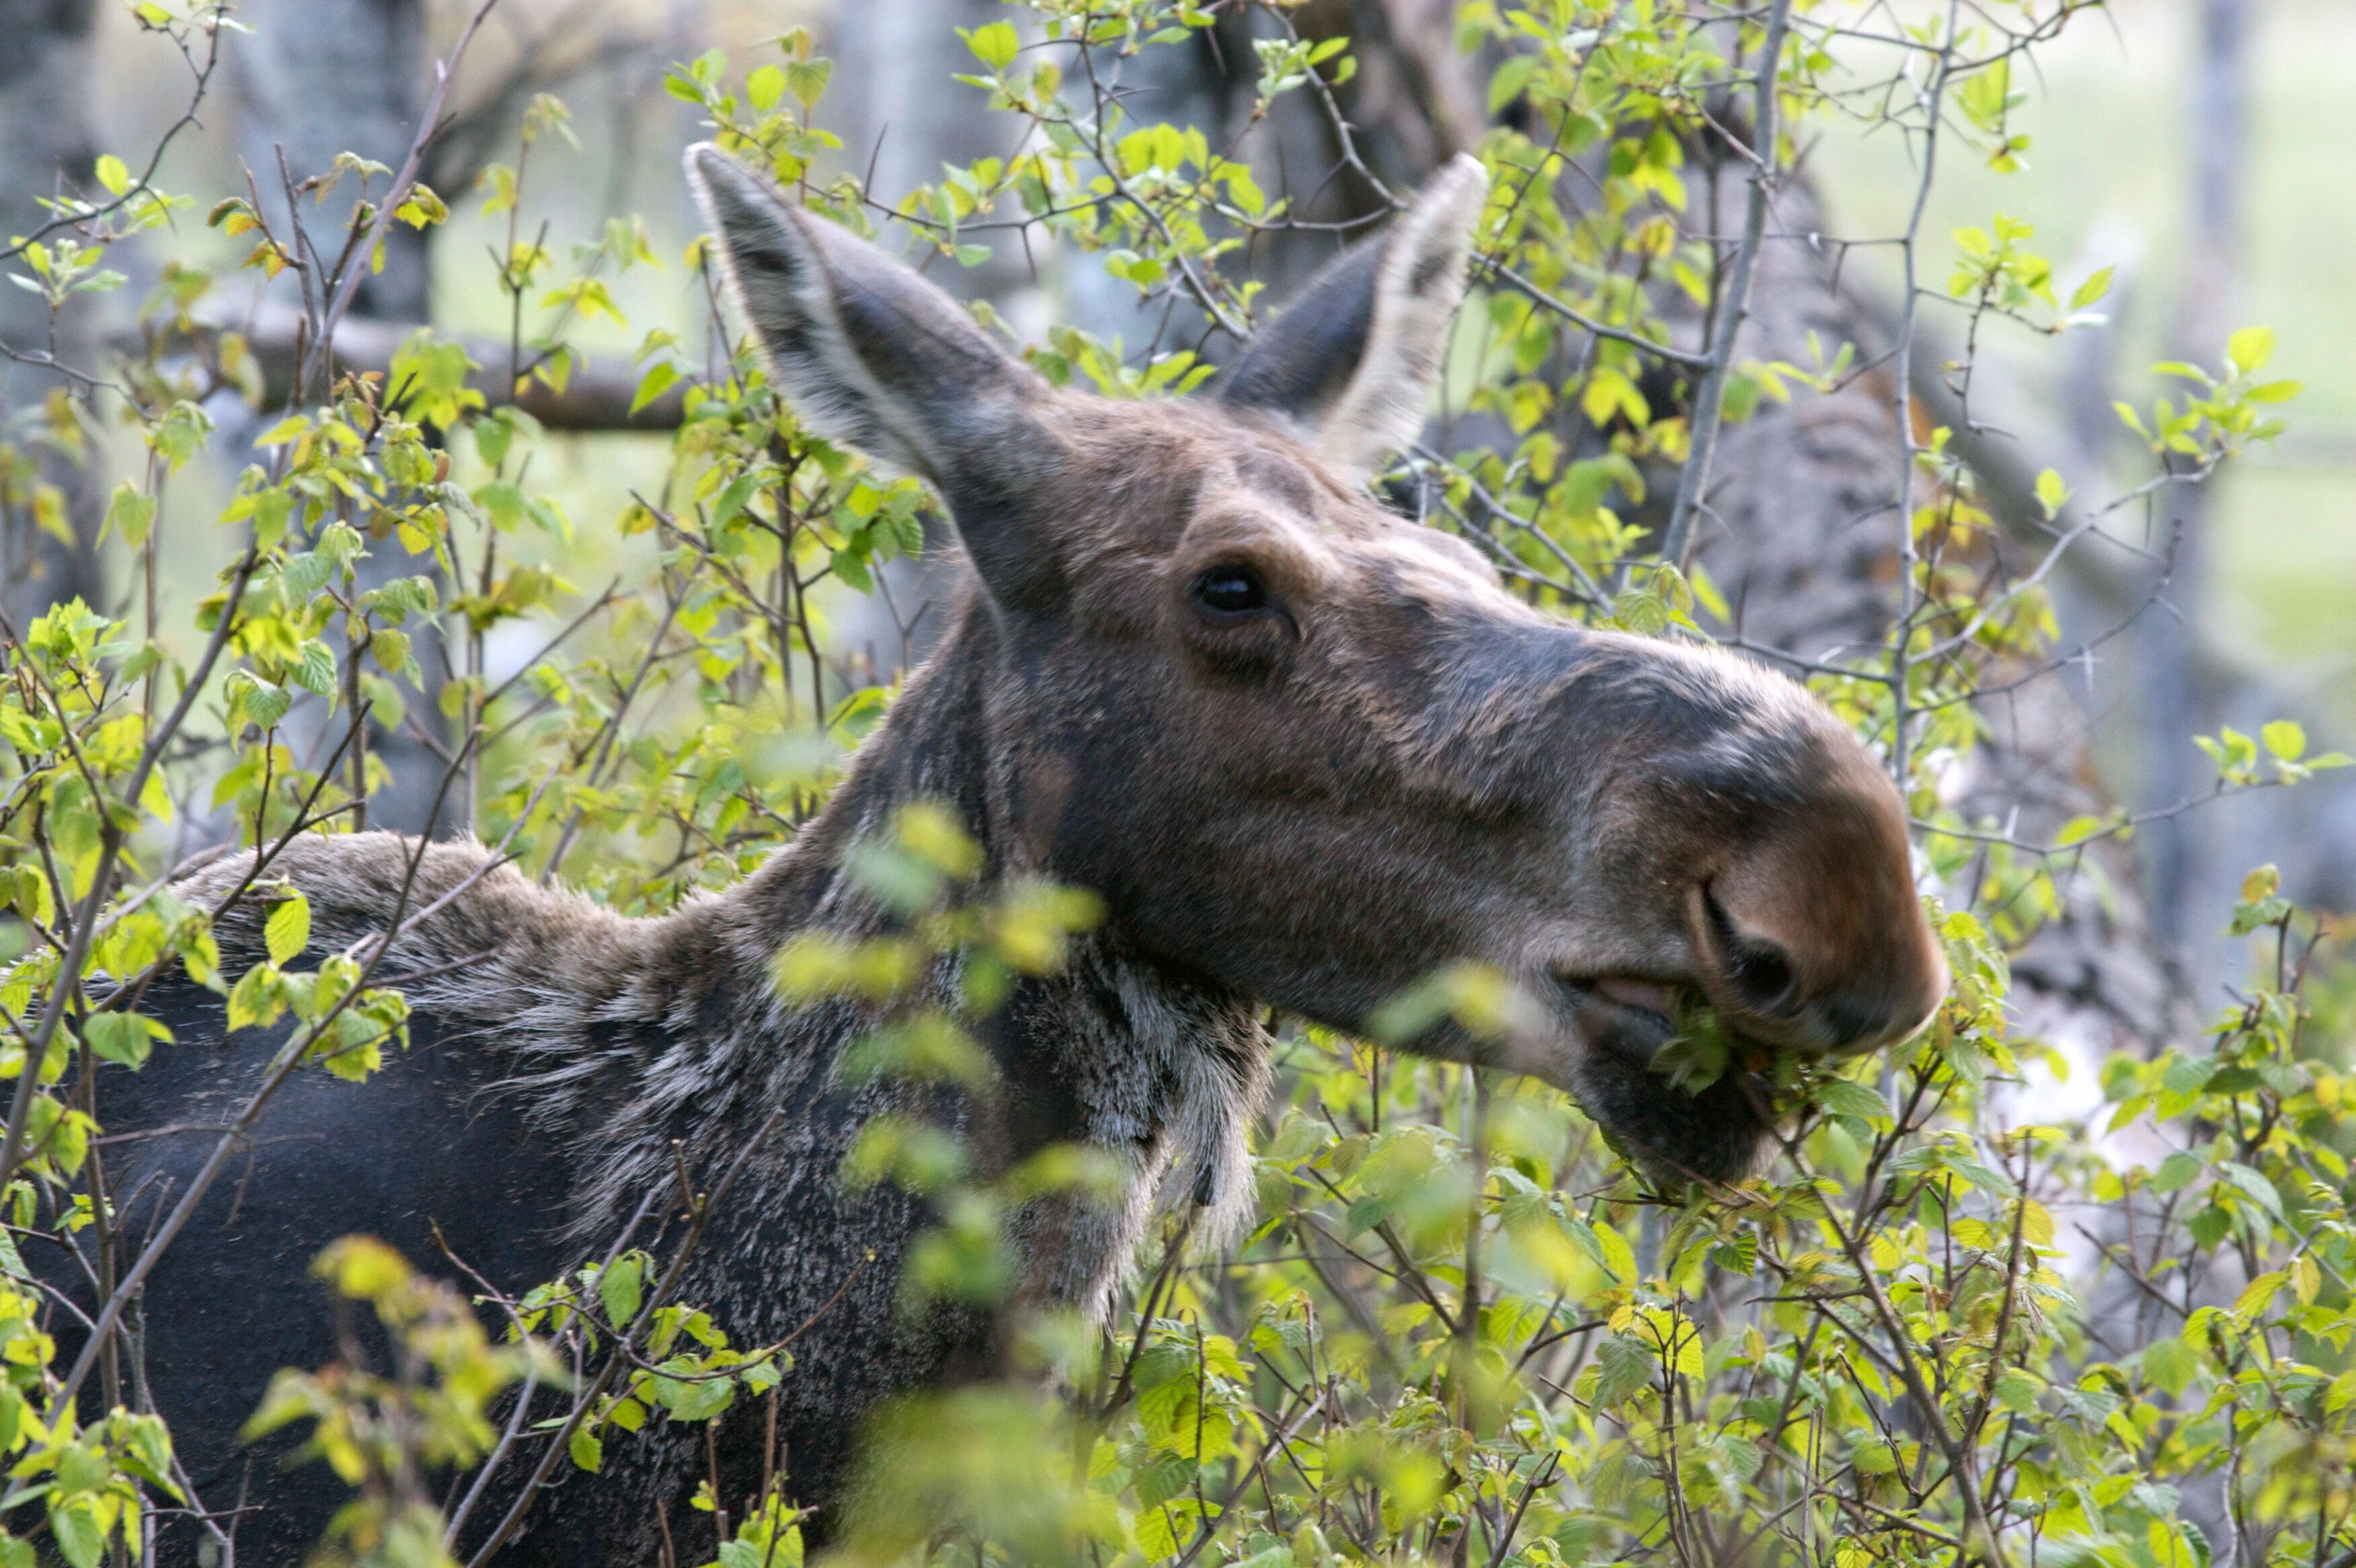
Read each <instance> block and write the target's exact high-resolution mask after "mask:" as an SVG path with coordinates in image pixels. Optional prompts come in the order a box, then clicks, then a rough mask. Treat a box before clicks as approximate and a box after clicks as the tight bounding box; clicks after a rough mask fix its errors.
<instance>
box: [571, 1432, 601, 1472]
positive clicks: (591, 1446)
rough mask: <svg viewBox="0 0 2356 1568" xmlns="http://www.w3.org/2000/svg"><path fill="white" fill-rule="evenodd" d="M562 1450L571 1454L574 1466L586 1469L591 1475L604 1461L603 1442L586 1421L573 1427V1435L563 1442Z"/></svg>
mask: <svg viewBox="0 0 2356 1568" xmlns="http://www.w3.org/2000/svg"><path fill="white" fill-rule="evenodd" d="M564 1450H565V1452H566V1453H567V1454H570V1455H572V1456H573V1466H574V1467H575V1468H577V1469H583V1470H586V1471H588V1472H589V1473H590V1474H591V1475H593V1476H594V1475H595V1474H596V1473H597V1471H598V1469H599V1468H600V1467H601V1466H604V1464H605V1442H604V1440H603V1439H601V1438H599V1437H598V1435H597V1434H595V1433H594V1432H592V1431H590V1430H589V1424H588V1423H586V1422H584V1423H581V1424H580V1425H579V1426H576V1427H574V1428H573V1435H572V1437H571V1438H570V1439H569V1440H567V1442H566V1443H565V1444H564Z"/></svg>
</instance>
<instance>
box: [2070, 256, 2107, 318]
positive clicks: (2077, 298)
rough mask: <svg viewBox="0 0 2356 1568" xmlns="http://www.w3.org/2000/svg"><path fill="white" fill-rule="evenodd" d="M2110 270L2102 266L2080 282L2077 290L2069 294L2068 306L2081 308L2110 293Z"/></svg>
mask: <svg viewBox="0 0 2356 1568" xmlns="http://www.w3.org/2000/svg"><path fill="white" fill-rule="evenodd" d="M2112 270H2113V269H2111V268H2109V267H2104V268H2103V269H2101V270H2100V271H2098V272H2096V273H2094V274H2092V275H2090V276H2089V277H2088V278H2087V279H2086V281H2085V282H2084V283H2082V284H2080V285H2078V291H2077V292H2076V293H2075V294H2072V295H2071V296H2070V308H2071V309H2072V310H2073V311H2078V310H2083V309H2085V308H2086V306H2090V305H2093V304H2094V303H2095V302H2096V301H2097V300H2099V299H2101V298H2102V297H2103V296H2104V295H2106V294H2108V293H2110V292H2111V273H2112Z"/></svg>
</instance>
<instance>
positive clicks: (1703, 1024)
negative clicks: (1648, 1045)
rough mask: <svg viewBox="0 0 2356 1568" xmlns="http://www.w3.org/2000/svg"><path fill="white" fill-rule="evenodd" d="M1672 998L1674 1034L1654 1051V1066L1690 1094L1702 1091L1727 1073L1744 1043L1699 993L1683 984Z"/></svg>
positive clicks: (1670, 1019) (1671, 1016)
mask: <svg viewBox="0 0 2356 1568" xmlns="http://www.w3.org/2000/svg"><path fill="white" fill-rule="evenodd" d="M1670 1001H1671V1011H1670V1014H1669V1023H1670V1026H1671V1027H1672V1029H1673V1030H1674V1033H1672V1034H1671V1035H1670V1036H1669V1037H1668V1038H1667V1039H1666V1040H1665V1041H1664V1042H1663V1043H1662V1045H1661V1047H1660V1048H1659V1049H1658V1050H1656V1051H1655V1052H1654V1053H1653V1059H1652V1063H1651V1066H1652V1069H1653V1070H1654V1071H1655V1072H1656V1073H1659V1074H1660V1075H1661V1076H1662V1077H1664V1078H1665V1079H1668V1080H1669V1082H1670V1083H1672V1084H1674V1085H1675V1086H1676V1087H1677V1088H1678V1089H1681V1090H1685V1091H1686V1092H1687V1094H1699V1093H1700V1092H1701V1091H1702V1090H1705V1089H1708V1087H1709V1086H1710V1085H1711V1084H1713V1083H1716V1082H1717V1081H1718V1080H1719V1079H1721V1078H1723V1077H1725V1076H1726V1069H1728V1068H1730V1067H1731V1066H1733V1065H1734V1064H1735V1062H1736V1061H1737V1060H1738V1059H1739V1055H1738V1053H1739V1051H1740V1047H1741V1045H1742V1042H1741V1041H1740V1040H1738V1039H1736V1038H1735V1036H1734V1034H1733V1031H1731V1030H1730V1029H1729V1028H1728V1027H1727V1026H1726V1024H1725V1022H1724V1020H1722V1019H1720V1018H1719V1015H1718V1009H1717V1008H1715V1007H1712V1006H1711V1005H1710V1004H1708V1003H1707V1002H1705V1001H1703V1000H1702V999H1701V997H1700V996H1699V995H1698V994H1697V993H1694V992H1691V991H1688V990H1686V989H1684V988H1682V987H1680V988H1679V989H1678V990H1676V992H1674V993H1672V994H1671V998H1670Z"/></svg>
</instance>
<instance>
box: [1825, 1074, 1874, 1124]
mask: <svg viewBox="0 0 2356 1568" xmlns="http://www.w3.org/2000/svg"><path fill="white" fill-rule="evenodd" d="M1816 1103H1817V1104H1819V1105H1821V1106H1823V1107H1824V1108H1825V1109H1826V1111H1828V1112H1832V1113H1833V1114H1834V1115H1836V1116H1854V1117H1856V1118H1857V1119H1858V1121H1860V1122H1871V1123H1874V1124H1876V1125H1886V1124H1887V1123H1888V1122H1889V1121H1890V1102H1889V1101H1887V1100H1884V1099H1883V1098H1882V1097H1881V1096H1880V1095H1879V1094H1876V1093H1875V1092H1874V1091H1873V1090H1869V1089H1868V1088H1866V1087H1865V1085H1863V1084H1861V1083H1851V1082H1850V1081H1849V1080H1848V1079H1845V1078H1829V1079H1826V1080H1825V1081H1824V1082H1822V1083H1820V1084H1818V1085H1816Z"/></svg>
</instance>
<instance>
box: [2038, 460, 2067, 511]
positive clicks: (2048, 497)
mask: <svg viewBox="0 0 2356 1568" xmlns="http://www.w3.org/2000/svg"><path fill="white" fill-rule="evenodd" d="M2068 499H2070V487H2069V486H2067V485H2065V484H2063V483H2062V482H2061V475H2059V474H2057V473H2055V472H2054V471H2053V470H2052V469H2051V468H2048V469H2046V470H2045V471H2044V472H2043V473H2041V474H2040V475H2038V476H2037V504H2038V505H2039V506H2040V507H2043V508H2044V509H2045V516H2046V519H2047V520H2048V521H2051V520H2052V519H2053V518H2054V517H2055V516H2057V515H2059V513H2060V512H2061V505H2062V503H2063V502H2064V501H2067V500H2068Z"/></svg>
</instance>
